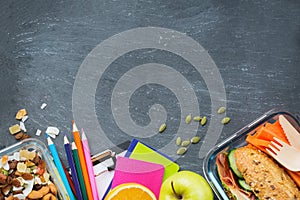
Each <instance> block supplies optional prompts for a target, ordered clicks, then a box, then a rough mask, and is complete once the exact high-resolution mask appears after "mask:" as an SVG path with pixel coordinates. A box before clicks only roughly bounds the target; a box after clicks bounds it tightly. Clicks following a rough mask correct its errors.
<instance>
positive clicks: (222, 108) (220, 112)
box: [218, 106, 226, 114]
mask: <svg viewBox="0 0 300 200" xmlns="http://www.w3.org/2000/svg"><path fill="white" fill-rule="evenodd" d="M225 111H226V108H225V107H224V106H222V107H220V108H219V110H218V113H219V114H222V113H224V112H225Z"/></svg>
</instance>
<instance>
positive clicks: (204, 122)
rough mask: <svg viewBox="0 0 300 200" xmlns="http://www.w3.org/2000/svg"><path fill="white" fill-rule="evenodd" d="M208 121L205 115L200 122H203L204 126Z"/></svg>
mask: <svg viewBox="0 0 300 200" xmlns="http://www.w3.org/2000/svg"><path fill="white" fill-rule="evenodd" d="M206 121H207V118H206V117H205V116H204V117H202V119H201V121H200V124H201V125H202V126H204V125H205V124H206Z"/></svg>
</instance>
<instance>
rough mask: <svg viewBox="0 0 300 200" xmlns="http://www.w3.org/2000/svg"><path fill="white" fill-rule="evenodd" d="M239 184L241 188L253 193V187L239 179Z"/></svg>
mask: <svg viewBox="0 0 300 200" xmlns="http://www.w3.org/2000/svg"><path fill="white" fill-rule="evenodd" d="M238 182H239V184H240V186H241V187H242V188H243V189H244V190H247V191H252V190H251V187H250V186H249V185H248V184H247V183H246V181H245V180H243V179H239V180H238Z"/></svg>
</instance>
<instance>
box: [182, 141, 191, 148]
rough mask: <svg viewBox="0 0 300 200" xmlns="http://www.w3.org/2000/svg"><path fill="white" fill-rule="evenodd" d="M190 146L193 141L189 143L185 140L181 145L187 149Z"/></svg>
mask: <svg viewBox="0 0 300 200" xmlns="http://www.w3.org/2000/svg"><path fill="white" fill-rule="evenodd" d="M190 144H191V141H189V140H184V141H183V142H182V143H181V146H183V147H187V146H189V145H190Z"/></svg>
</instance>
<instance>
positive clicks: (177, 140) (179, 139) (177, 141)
mask: <svg viewBox="0 0 300 200" xmlns="http://www.w3.org/2000/svg"><path fill="white" fill-rule="evenodd" d="M180 144H181V137H178V138H177V139H176V145H177V146H179V145H180Z"/></svg>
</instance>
